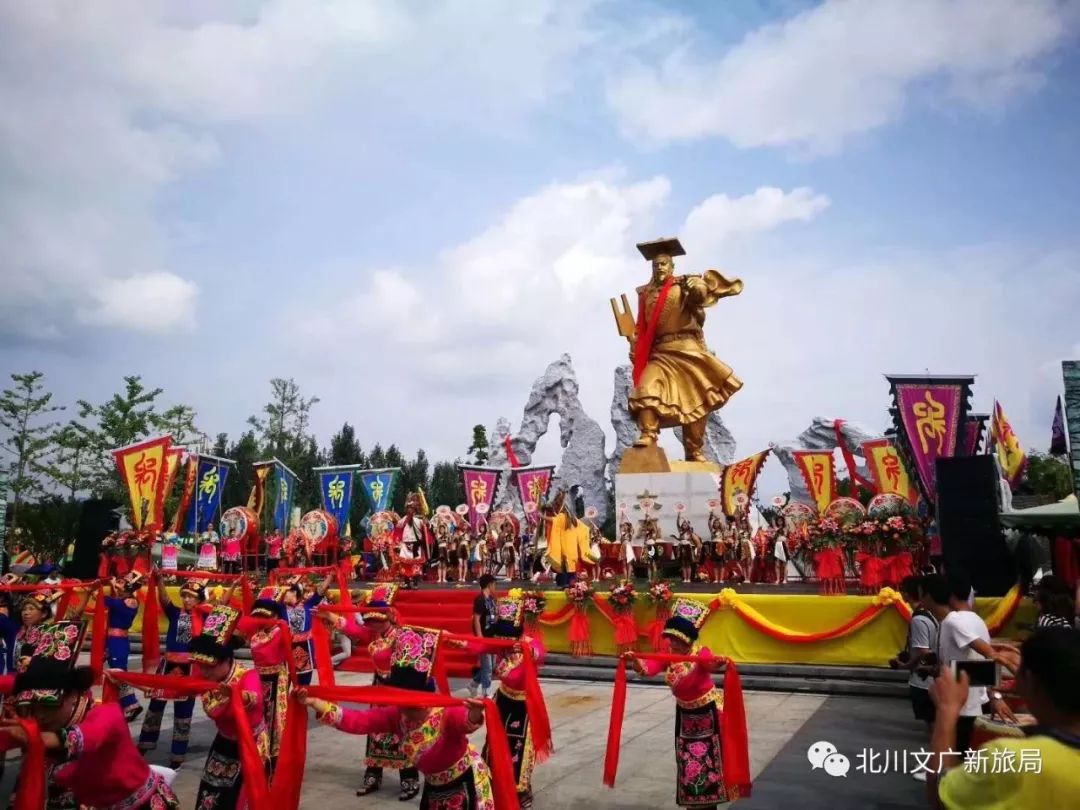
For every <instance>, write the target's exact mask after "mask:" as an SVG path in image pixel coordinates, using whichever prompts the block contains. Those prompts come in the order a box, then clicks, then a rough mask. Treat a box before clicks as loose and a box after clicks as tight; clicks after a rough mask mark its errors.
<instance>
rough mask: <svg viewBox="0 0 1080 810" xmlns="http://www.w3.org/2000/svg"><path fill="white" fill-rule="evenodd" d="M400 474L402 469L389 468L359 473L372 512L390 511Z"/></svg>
mask: <svg viewBox="0 0 1080 810" xmlns="http://www.w3.org/2000/svg"><path fill="white" fill-rule="evenodd" d="M400 472H401V468H400V467H388V468H386V469H383V470H361V471H360V472H359V473H357V475H359V476H360V486H361V487H363V489H364V494H365V495H367V499H368V502H369V503H370V504H371V511H372V512H386V511H387V510H389V509H390V504H391V502H392V499H393V497H394V487H395V485H396V484H397V477H398V473H400Z"/></svg>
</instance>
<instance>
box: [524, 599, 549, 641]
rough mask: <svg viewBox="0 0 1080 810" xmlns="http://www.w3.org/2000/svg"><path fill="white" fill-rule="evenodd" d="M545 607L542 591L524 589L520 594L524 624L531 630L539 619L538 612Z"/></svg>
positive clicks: (545, 601) (542, 610)
mask: <svg viewBox="0 0 1080 810" xmlns="http://www.w3.org/2000/svg"><path fill="white" fill-rule="evenodd" d="M545 607H547V599H545V598H544V592H543V591H525V592H524V593H522V594H521V612H522V614H524V616H525V626H526V627H527V628H529V630H530V632H532V631H533V630H534V629H535V628H536V623H537V622H538V621H539V620H540V614H542V613H543V612H544V608H545Z"/></svg>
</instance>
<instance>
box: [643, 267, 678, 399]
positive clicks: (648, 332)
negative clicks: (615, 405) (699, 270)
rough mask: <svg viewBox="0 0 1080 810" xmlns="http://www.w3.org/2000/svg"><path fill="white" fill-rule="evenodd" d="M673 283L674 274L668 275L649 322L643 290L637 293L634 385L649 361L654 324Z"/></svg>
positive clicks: (654, 329)
mask: <svg viewBox="0 0 1080 810" xmlns="http://www.w3.org/2000/svg"><path fill="white" fill-rule="evenodd" d="M674 283H675V276H668V277H667V278H666V279H665V280H664V285H663V286H662V287H661V288H660V293H659V295H657V296H656V306H655V307H653V311H652V312H651V313H650V314H649V322H648V323H647V324H646V323H645V290H642V291H641V292H640V293H639V294H638V322H637V340H635V341H634V385H635V386H636V385H637V384H638V383H639V382H641V375H642V374H643V373H644V372H645V365H646V364H647V363H648V362H649V354H650V353H651V352H652V347H653V342H654V341H655V340H656V326H657V324H659V323H660V313H661V312H663V311H664V304H666V303H667V298H668V293H670V292H671V287H672V285H673V284H674Z"/></svg>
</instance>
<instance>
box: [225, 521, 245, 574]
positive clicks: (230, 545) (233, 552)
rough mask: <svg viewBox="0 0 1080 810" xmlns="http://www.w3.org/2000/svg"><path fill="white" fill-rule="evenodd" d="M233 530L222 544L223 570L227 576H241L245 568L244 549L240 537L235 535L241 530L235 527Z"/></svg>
mask: <svg viewBox="0 0 1080 810" xmlns="http://www.w3.org/2000/svg"><path fill="white" fill-rule="evenodd" d="M231 530H232V531H231V532H230V534H228V535H227V536H226V537H225V539H224V540H223V541H222V543H221V570H222V571H223V572H224V573H226V574H239V573H240V570H241V569H242V568H243V561H242V560H241V557H242V555H243V548H242V547H241V545H240V537H239V535H238V534H235V533H234V532H239V528H236V527H235V526H234V527H231Z"/></svg>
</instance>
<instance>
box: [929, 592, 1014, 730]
mask: <svg viewBox="0 0 1080 810" xmlns="http://www.w3.org/2000/svg"><path fill="white" fill-rule="evenodd" d="M947 579H948V583H949V607H950V608H951V609H952V610H951V612H950V613H949V615H948V616H946V617H945V618H944V619H942V621H941V629H940V631H939V636H938V659H939V660H940V662H941V666H942V667H943V668H944V667H948V666H949V665H950V663H951V662H952V661H980V660H985V659H991V660H995V661H999V662H1000V661H1002V659H1001V658H1000V657H999V656H998V655H997V654H996V653H995V652H994V648H993V647H991V646H990V631H989V630H988V629H987V627H986V622H984V621H983V620H982V618H981V617H980V616H979V614H977V613H976V612H975V611H974V610H972V609H971V607H970V605H969V604H968V595H969V594H970V593H971V581H970V580H969V579H968V576H967V574H965V573H964V572H963V571H956V570H952V571H950V572H949V574H948V577H947ZM987 702H990V703H991V704H992V708H993V710H994V713H995V714H1000V715H1002V716H1004V717H1007V718H1011V717H1013V714H1012V712H1011V711H1010V710H1009V707H1008V706H1007V705H1006V704H1005V702H1004V701H1003V700H1001V698H1000V695H995V696H994V698H993V700H991V698H990V697H989V696H988V695H987V690H986V687H985V686H973V687H971V689H970V690H969V691H968V696H967V700H966V701H965V703H964V705H963V707H962V708H961V710H960V717H959V719H958V721H957V725H956V743H957V750H959V751H964V750H966V749H968V748H969V747H970V743H971V732H972V730H973V729H974V727H975V718H976V717H979V716H980V715H981V714H983V704H985V703H987Z"/></svg>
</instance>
